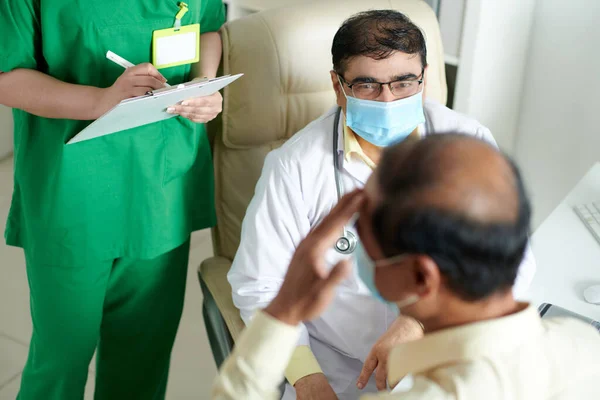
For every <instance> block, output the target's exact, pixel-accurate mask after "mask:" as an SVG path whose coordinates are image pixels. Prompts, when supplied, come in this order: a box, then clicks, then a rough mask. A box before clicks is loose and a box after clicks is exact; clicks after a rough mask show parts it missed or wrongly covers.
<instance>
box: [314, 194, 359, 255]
mask: <svg viewBox="0 0 600 400" xmlns="http://www.w3.org/2000/svg"><path fill="white" fill-rule="evenodd" d="M364 200H365V194H364V193H363V191H362V190H355V191H353V192H352V193H349V194H347V195H345V196H344V197H342V198H341V199H340V201H339V202H338V204H337V205H336V206H335V207H334V208H333V209H332V210H331V212H330V213H329V215H328V216H327V217H325V219H324V220H323V222H321V224H319V226H317V227H316V228H315V229H314V230H313V231H312V232H311V233H309V235H308V237H307V239H308V240H307V241H308V242H309V244H308V245H310V246H311V247H312V248H313V249H314V251H315V252H317V253H321V252H323V251H324V250H326V249H328V248H330V247H331V246H332V245H333V244H334V243H335V241H336V240H337V239H338V238H339V237H340V232H341V231H342V229H343V228H344V225H346V224H347V223H348V221H349V220H350V218H352V216H353V215H354V214H356V213H357V212H358V210H360V208H361V206H362V204H363V202H364Z"/></svg>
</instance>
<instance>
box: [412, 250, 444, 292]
mask: <svg viewBox="0 0 600 400" xmlns="http://www.w3.org/2000/svg"><path fill="white" fill-rule="evenodd" d="M414 257H415V258H414V269H413V273H414V285H415V286H414V288H415V294H417V295H419V297H421V298H424V297H427V296H430V295H435V294H437V293H438V292H439V290H440V285H441V282H442V277H441V273H440V269H439V268H438V266H437V263H436V262H435V261H434V260H433V259H432V258H431V257H429V256H427V255H424V254H418V255H415V256H414Z"/></svg>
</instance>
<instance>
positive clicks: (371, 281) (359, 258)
mask: <svg viewBox="0 0 600 400" xmlns="http://www.w3.org/2000/svg"><path fill="white" fill-rule="evenodd" d="M354 256H355V257H356V267H357V268H358V276H359V277H360V279H361V280H362V281H363V283H364V284H365V286H367V288H368V289H369V291H370V292H371V295H372V296H373V297H375V298H376V299H377V300H379V301H381V302H383V303H385V304H394V305H397V306H398V309H402V308H404V307H407V306H409V305H411V304H415V303H416V302H417V301H419V296H418V295H416V294H415V295H411V296H408V297H407V298H406V299H404V300H402V301H401V302H396V303H392V302H390V301H388V300H386V299H384V298H383V297H382V296H381V293H379V290H378V289H377V286H375V268H377V264H387V265H390V264H393V263H395V262H398V261H399V260H400V259H401V257H402V256H398V257H392V258H388V259H385V260H380V261H378V262H375V261H373V260H372V259H371V257H369V255H368V254H367V252H366V251H365V249H364V247H363V246H362V244H361V243H360V242H359V243H358V244H357V245H356V249H355V250H354Z"/></svg>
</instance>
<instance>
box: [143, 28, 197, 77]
mask: <svg viewBox="0 0 600 400" xmlns="http://www.w3.org/2000/svg"><path fill="white" fill-rule="evenodd" d="M198 61H200V24H193V25H185V26H182V27H180V28H176V27H173V28H167V29H159V30H156V31H154V32H152V64H154V66H155V67H156V68H157V69H161V68H169V67H176V66H178V65H184V64H191V63H196V62H198Z"/></svg>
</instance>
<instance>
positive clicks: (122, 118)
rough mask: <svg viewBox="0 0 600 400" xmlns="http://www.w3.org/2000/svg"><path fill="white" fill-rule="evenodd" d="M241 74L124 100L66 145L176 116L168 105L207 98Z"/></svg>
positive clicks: (173, 87)
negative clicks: (196, 98) (169, 111)
mask: <svg viewBox="0 0 600 400" xmlns="http://www.w3.org/2000/svg"><path fill="white" fill-rule="evenodd" d="M242 75H243V74H237V75H227V76H221V77H218V78H214V79H209V80H205V81H196V82H194V81H192V82H188V83H184V84H181V85H178V86H172V87H170V88H165V89H158V90H155V91H153V92H152V94H149V95H146V96H140V97H134V98H131V99H127V100H123V101H122V102H120V103H119V104H117V105H116V106H114V107H113V108H112V109H111V110H109V111H108V112H107V113H106V114H104V115H103V116H101V117H100V118H98V119H97V120H95V121H94V122H92V123H91V124H90V125H88V126H87V127H86V128H85V129H84V130H82V131H81V132H79V133H78V134H77V135H75V136H74V137H73V138H72V139H71V140H69V141H68V142H67V144H73V143H77V142H82V141H84V140H90V139H94V138H97V137H100V136H104V135H110V134H112V133H116V132H120V131H124V130H126V129H131V128H137V127H138V126H143V125H147V124H151V123H153V122H158V121H163V120H165V119H169V118H174V117H176V116H177V115H174V114H168V113H167V108H168V107H169V106H172V105H175V104H179V103H181V102H182V101H184V100H186V99H189V98H192V97H201V96H209V95H211V94H213V93H215V92H216V91H218V90H221V89H222V88H224V87H225V86H227V85H229V84H230V83H231V82H233V81H235V80H236V79H238V78H239V77H241V76H242Z"/></svg>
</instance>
